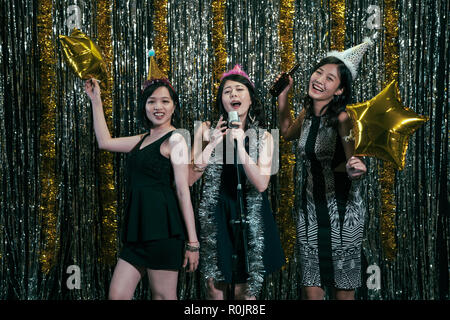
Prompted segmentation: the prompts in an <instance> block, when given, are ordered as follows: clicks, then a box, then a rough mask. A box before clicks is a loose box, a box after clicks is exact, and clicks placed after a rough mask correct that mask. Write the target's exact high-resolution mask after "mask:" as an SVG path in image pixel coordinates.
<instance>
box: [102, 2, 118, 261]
mask: <svg viewBox="0 0 450 320" xmlns="http://www.w3.org/2000/svg"><path fill="white" fill-rule="evenodd" d="M97 27H98V46H99V47H100V49H101V51H102V53H103V60H104V61H105V64H106V68H107V73H108V83H107V84H106V89H104V90H102V101H103V108H104V112H105V118H106V123H107V125H108V128H110V130H112V128H113V125H112V89H111V88H113V77H112V62H113V61H112V59H113V55H112V39H111V2H110V1H108V0H99V1H98V3H97ZM113 161H114V158H113V154H112V153H111V152H106V151H100V168H99V171H100V172H99V174H100V179H101V180H100V181H101V184H100V201H101V207H102V230H101V240H102V241H101V243H102V247H101V256H100V258H101V261H102V262H103V263H104V264H109V265H111V264H113V263H115V261H116V252H117V244H118V240H117V198H116V190H115V185H114V168H113Z"/></svg>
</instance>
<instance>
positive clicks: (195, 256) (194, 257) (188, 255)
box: [183, 250, 200, 272]
mask: <svg viewBox="0 0 450 320" xmlns="http://www.w3.org/2000/svg"><path fill="white" fill-rule="evenodd" d="M199 258H200V255H199V252H198V251H195V252H193V251H189V250H186V252H185V253H184V262H183V268H186V266H188V263H189V266H188V269H187V270H186V271H187V272H194V271H195V270H197V267H198V262H199Z"/></svg>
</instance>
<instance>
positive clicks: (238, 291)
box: [234, 283, 256, 300]
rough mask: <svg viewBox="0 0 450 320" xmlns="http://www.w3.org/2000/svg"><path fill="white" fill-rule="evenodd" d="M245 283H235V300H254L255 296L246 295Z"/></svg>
mask: <svg viewBox="0 0 450 320" xmlns="http://www.w3.org/2000/svg"><path fill="white" fill-rule="evenodd" d="M247 287H248V286H247V284H246V283H242V284H237V285H236V287H235V290H234V294H235V297H236V300H256V297H255V296H248V295H247Z"/></svg>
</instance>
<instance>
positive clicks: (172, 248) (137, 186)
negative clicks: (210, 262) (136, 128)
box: [120, 132, 186, 270]
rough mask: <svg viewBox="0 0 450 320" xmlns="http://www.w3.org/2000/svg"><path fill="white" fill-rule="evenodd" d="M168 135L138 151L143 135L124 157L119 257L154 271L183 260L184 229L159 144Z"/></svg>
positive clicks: (171, 175)
mask: <svg viewBox="0 0 450 320" xmlns="http://www.w3.org/2000/svg"><path fill="white" fill-rule="evenodd" d="M171 134H172V132H169V133H167V134H166V135H164V136H163V137H161V138H160V139H158V140H156V141H154V142H153V143H151V144H149V145H147V146H145V147H144V148H142V149H140V148H141V145H142V142H143V141H144V140H145V138H146V137H147V136H148V135H149V133H148V134H146V135H145V136H144V137H143V138H142V139H141V141H139V143H138V144H137V145H136V146H135V147H134V149H133V150H132V151H131V152H130V153H129V155H128V161H127V170H126V174H127V180H128V184H127V205H126V207H125V222H124V229H123V232H122V242H123V248H122V251H121V253H120V258H121V259H123V260H125V261H127V262H129V263H131V264H132V265H135V266H139V267H145V268H148V269H155V270H177V269H180V268H181V267H182V264H183V259H184V239H185V238H186V229H185V225H184V222H183V219H182V215H181V210H180V209H179V206H178V200H177V197H176V192H175V188H174V173H173V168H172V164H171V162H170V159H168V158H166V157H164V156H163V155H161V152H160V147H161V144H162V143H163V142H164V141H166V140H167V139H168V138H169V137H170V136H171Z"/></svg>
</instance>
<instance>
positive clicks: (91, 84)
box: [84, 79, 142, 152]
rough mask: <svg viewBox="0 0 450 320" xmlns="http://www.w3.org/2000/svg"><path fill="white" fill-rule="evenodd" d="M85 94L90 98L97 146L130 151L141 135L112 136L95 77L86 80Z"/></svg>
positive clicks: (103, 148)
mask: <svg viewBox="0 0 450 320" xmlns="http://www.w3.org/2000/svg"><path fill="white" fill-rule="evenodd" d="M84 88H85V91H86V94H87V95H88V96H89V98H90V99H91V103H92V115H93V119H94V131H95V137H96V138H97V142H98V147H99V148H100V149H102V150H107V151H112V152H130V151H131V150H132V149H133V147H134V146H135V145H136V144H137V143H138V142H139V140H140V139H141V138H142V135H136V136H130V137H122V138H112V137H111V134H110V133H109V129H108V125H107V124H106V120H105V115H104V113H103V103H102V99H101V97H100V86H99V85H98V82H97V81H96V80H95V79H90V80H87V81H86V83H85V85H84Z"/></svg>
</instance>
